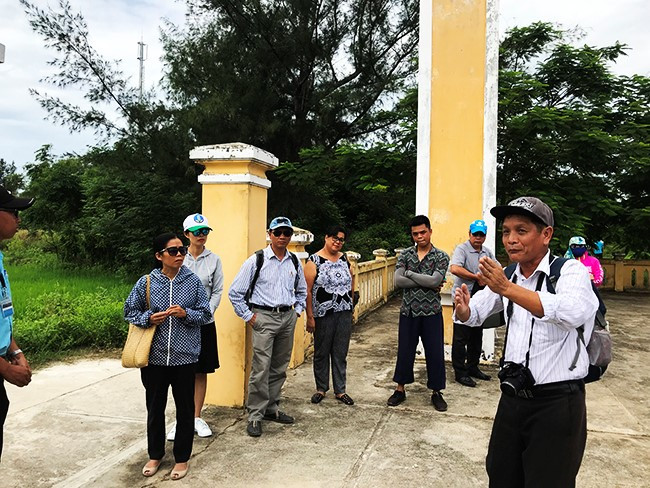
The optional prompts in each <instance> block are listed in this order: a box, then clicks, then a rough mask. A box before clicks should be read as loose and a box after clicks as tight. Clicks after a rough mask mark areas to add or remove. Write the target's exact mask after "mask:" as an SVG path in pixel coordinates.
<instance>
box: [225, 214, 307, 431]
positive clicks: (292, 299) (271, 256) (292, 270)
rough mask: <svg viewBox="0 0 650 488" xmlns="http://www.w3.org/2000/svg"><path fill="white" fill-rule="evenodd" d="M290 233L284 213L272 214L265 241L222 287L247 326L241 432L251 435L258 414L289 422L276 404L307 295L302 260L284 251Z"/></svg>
mask: <svg viewBox="0 0 650 488" xmlns="http://www.w3.org/2000/svg"><path fill="white" fill-rule="evenodd" d="M292 235H293V225H292V224H291V221H290V220H289V219H288V218H286V217H276V218H274V219H273V220H272V221H271V224H270V225H269V238H270V240H271V244H270V245H269V246H267V247H266V248H265V249H263V250H262V251H258V252H257V253H255V254H253V255H252V256H250V257H249V258H248V259H247V260H246V261H245V262H244V264H243V265H242V267H241V269H240V270H239V273H238V274H237V276H236V277H235V280H234V281H233V283H232V286H231V287H230V291H229V292H228V298H230V301H231V303H232V306H233V308H234V309H235V313H236V314H237V315H238V316H239V317H241V318H242V319H243V320H244V321H245V322H246V324H247V325H248V326H250V327H251V329H252V336H253V360H252V364H251V373H250V377H249V380H248V399H247V401H246V408H247V410H248V425H247V428H246V432H247V433H248V435H250V436H251V437H259V436H260V435H262V422H261V421H262V420H270V421H273V422H279V423H282V424H292V423H293V422H294V419H293V417H291V416H290V415H287V414H286V413H284V412H281V411H280V410H278V405H279V403H280V393H281V390H282V385H283V384H284V381H285V379H286V377H287V367H288V366H289V360H290V359H291V350H292V348H293V332H294V329H295V326H296V321H297V320H298V317H299V316H300V314H301V313H302V312H303V310H304V309H305V302H306V299H307V283H306V282H305V275H304V273H303V270H302V266H301V265H300V262H299V261H298V258H297V257H296V256H295V255H294V254H292V253H291V252H289V251H287V245H288V244H289V242H290V241H291V236H292ZM258 263H259V266H258Z"/></svg>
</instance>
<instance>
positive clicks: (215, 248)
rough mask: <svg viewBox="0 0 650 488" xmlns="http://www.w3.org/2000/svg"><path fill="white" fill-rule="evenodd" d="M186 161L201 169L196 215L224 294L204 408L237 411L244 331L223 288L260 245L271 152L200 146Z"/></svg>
mask: <svg viewBox="0 0 650 488" xmlns="http://www.w3.org/2000/svg"><path fill="white" fill-rule="evenodd" d="M190 159H193V160H194V161H195V162H196V163H198V164H201V165H203V166H204V167H205V169H204V170H203V173H202V174H201V175H199V182H200V183H201V185H202V190H203V191H202V193H203V197H202V210H201V212H202V213H203V215H205V216H206V217H207V218H208V219H209V221H210V224H211V225H212V227H213V228H215V229H224V232H225V234H224V233H223V232H221V233H218V234H215V235H214V236H213V237H212V238H211V239H210V240H209V241H208V246H207V247H209V248H210V250H211V251H212V252H214V253H216V254H218V255H219V256H220V257H221V261H222V263H223V274H224V290H223V296H222V298H221V304H220V305H219V308H218V309H217V312H216V313H215V322H216V324H217V343H218V346H219V362H220V363H221V367H220V368H219V369H218V370H217V371H216V372H215V373H214V374H210V375H208V391H207V394H206V403H208V404H211V405H220V406H228V407H241V406H243V405H244V400H245V398H246V386H247V381H248V373H249V368H250V364H249V361H247V359H246V358H247V357H249V356H250V343H249V342H250V339H248V338H247V334H248V333H249V332H248V328H247V327H246V326H245V324H244V322H243V321H242V320H241V319H240V318H239V317H237V315H235V312H234V311H233V308H232V305H231V304H230V301H229V300H228V289H229V288H230V285H231V284H232V281H233V279H234V278H235V275H236V274H237V272H238V271H239V268H240V267H241V265H242V263H243V262H244V261H245V260H246V258H248V256H250V255H251V254H253V253H254V252H255V251H256V250H258V249H262V248H263V247H264V246H265V245H266V239H265V229H266V227H267V222H266V220H267V219H266V197H267V191H268V189H269V188H270V187H271V182H270V181H269V180H268V179H267V178H266V171H268V170H270V169H273V168H276V167H277V165H278V159H277V158H276V157H275V156H273V155H272V154H271V153H268V152H266V151H263V150H262V149H259V148H257V147H254V146H250V145H247V144H241V143H232V144H217V145H212V146H200V147H196V148H194V149H193V150H192V151H190Z"/></svg>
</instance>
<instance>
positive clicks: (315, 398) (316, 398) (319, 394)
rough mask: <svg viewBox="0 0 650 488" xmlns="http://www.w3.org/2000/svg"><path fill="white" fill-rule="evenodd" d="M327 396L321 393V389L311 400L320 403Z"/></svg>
mask: <svg viewBox="0 0 650 488" xmlns="http://www.w3.org/2000/svg"><path fill="white" fill-rule="evenodd" d="M323 398H325V395H324V394H323V393H321V392H320V391H317V392H316V393H314V394H313V395H312V396H311V402H312V403H320V401H321V400H322V399H323Z"/></svg>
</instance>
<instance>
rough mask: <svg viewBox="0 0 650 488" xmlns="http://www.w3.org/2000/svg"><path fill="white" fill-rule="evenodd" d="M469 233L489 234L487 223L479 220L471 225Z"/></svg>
mask: <svg viewBox="0 0 650 488" xmlns="http://www.w3.org/2000/svg"><path fill="white" fill-rule="evenodd" d="M469 232H470V234H473V233H474V232H483V234H487V225H486V223H485V221H484V220H480V219H479V220H475V221H474V222H472V223H471V224H469Z"/></svg>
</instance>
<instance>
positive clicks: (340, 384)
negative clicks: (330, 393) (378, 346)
mask: <svg viewBox="0 0 650 488" xmlns="http://www.w3.org/2000/svg"><path fill="white" fill-rule="evenodd" d="M315 321H316V328H315V329H314V379H315V380H316V389H317V390H318V391H322V392H325V391H327V390H329V388H330V360H331V362H332V382H333V383H334V393H335V394H336V395H340V394H342V393H345V373H346V369H347V365H348V349H349V347H350V334H351V333H352V311H345V312H334V313H330V314H327V315H325V316H324V317H318V318H316V319H315Z"/></svg>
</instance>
